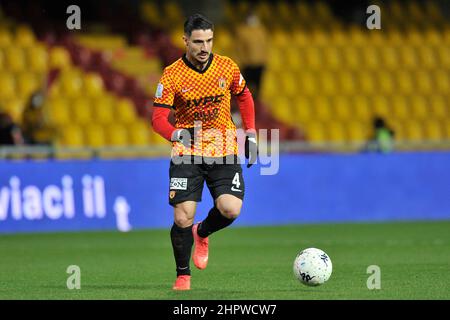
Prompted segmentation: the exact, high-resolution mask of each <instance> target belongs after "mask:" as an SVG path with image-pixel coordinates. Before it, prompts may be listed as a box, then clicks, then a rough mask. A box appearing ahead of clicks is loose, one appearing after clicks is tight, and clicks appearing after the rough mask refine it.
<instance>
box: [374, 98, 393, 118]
mask: <svg viewBox="0 0 450 320" xmlns="http://www.w3.org/2000/svg"><path fill="white" fill-rule="evenodd" d="M372 107H373V112H374V114H375V115H376V116H381V117H383V118H388V117H389V116H390V115H391V108H390V106H389V103H388V101H387V99H386V97H385V96H380V95H377V96H375V97H373V99H372Z"/></svg>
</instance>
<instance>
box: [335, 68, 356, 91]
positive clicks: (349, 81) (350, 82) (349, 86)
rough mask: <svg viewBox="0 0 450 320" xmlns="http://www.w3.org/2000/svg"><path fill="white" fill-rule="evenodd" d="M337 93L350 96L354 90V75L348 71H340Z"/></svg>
mask: <svg viewBox="0 0 450 320" xmlns="http://www.w3.org/2000/svg"><path fill="white" fill-rule="evenodd" d="M338 79H339V88H340V90H339V92H341V93H344V94H348V95H352V94H354V93H355V90H356V83H355V77H354V75H353V74H352V73H351V72H349V71H342V72H340V73H339V78H338Z"/></svg>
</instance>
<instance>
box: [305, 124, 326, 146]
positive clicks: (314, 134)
mask: <svg viewBox="0 0 450 320" xmlns="http://www.w3.org/2000/svg"><path fill="white" fill-rule="evenodd" d="M306 137H307V139H308V141H309V142H313V143H321V142H325V141H326V138H325V127H324V126H323V124H322V123H320V122H312V123H309V124H307V128H306Z"/></svg>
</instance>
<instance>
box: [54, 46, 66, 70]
mask: <svg viewBox="0 0 450 320" xmlns="http://www.w3.org/2000/svg"><path fill="white" fill-rule="evenodd" d="M49 63H50V67H51V68H60V69H66V68H68V67H69V66H70V65H71V59H70V55H69V53H68V52H67V50H66V49H65V48H64V47H58V46H56V47H53V48H51V49H50V56H49Z"/></svg>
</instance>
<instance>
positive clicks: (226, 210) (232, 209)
mask: <svg viewBox="0 0 450 320" xmlns="http://www.w3.org/2000/svg"><path fill="white" fill-rule="evenodd" d="M217 209H219V211H220V213H221V214H222V215H223V216H224V217H225V218H228V219H233V220H234V219H236V218H237V217H238V216H239V214H240V213H241V207H240V206H230V205H222V206H218V207H217Z"/></svg>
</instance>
